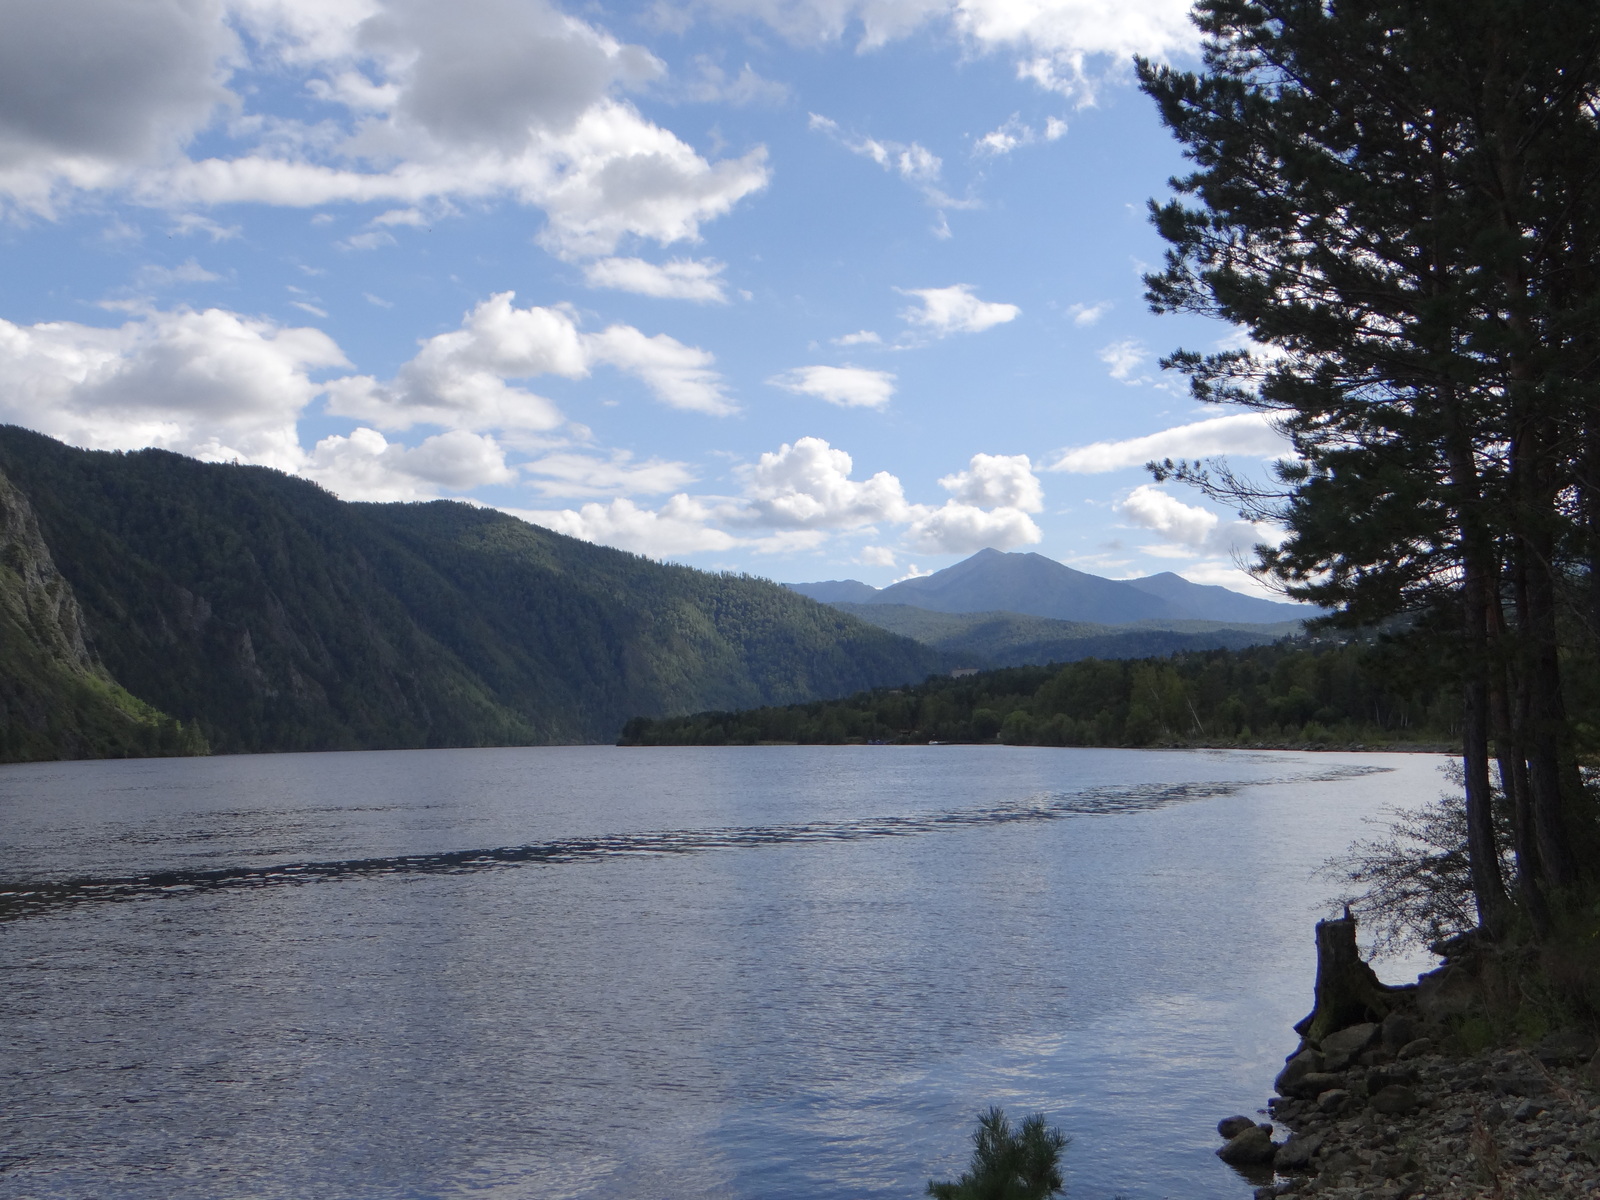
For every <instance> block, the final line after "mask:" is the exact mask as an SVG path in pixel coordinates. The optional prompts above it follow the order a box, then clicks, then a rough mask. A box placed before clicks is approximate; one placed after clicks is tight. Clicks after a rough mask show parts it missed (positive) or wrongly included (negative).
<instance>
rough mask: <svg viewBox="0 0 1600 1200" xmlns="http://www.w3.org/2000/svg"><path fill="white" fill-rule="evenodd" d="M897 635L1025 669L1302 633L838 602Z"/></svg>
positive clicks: (955, 654) (985, 664) (982, 662)
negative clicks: (1096, 621)
mask: <svg viewBox="0 0 1600 1200" xmlns="http://www.w3.org/2000/svg"><path fill="white" fill-rule="evenodd" d="M834 607H835V608H837V609H839V610H840V611H842V612H847V613H850V614H851V615H852V616H856V617H860V618H861V619H862V620H863V621H870V622H871V623H872V624H874V625H877V626H879V627H881V628H883V629H887V630H889V632H891V633H898V634H901V635H903V636H905V637H908V638H915V639H916V640H917V641H919V642H921V643H922V644H923V645H925V646H929V647H932V648H933V649H935V650H939V651H942V652H943V653H944V654H945V655H946V657H948V658H949V659H950V661H951V662H952V663H953V664H955V665H957V666H963V667H979V668H989V667H1026V666H1032V665H1035V664H1041V663H1069V662H1079V661H1081V660H1082V659H1085V658H1155V657H1158V656H1165V655H1169V654H1178V653H1181V652H1184V651H1189V650H1242V649H1244V648H1245V647H1246V646H1260V645H1265V644H1267V643H1269V642H1275V641H1278V640H1279V639H1280V638H1284V637H1289V636H1291V635H1293V634H1296V633H1298V632H1299V631H1300V627H1301V626H1300V622H1298V621H1279V622H1276V623H1274V624H1265V625H1263V624H1244V623H1233V624H1229V623H1228V622H1225V621H1160V620H1151V621H1141V622H1138V623H1137V624H1134V625H1096V624H1093V623H1092V622H1088V621H1057V620H1054V619H1052V618H1050V617H1033V616H1028V615H1027V614H1025V613H1009V612H982V613H943V612H935V611H933V610H932V609H928V608H913V607H912V606H911V605H909V604H844V603H840V604H836V605H834Z"/></svg>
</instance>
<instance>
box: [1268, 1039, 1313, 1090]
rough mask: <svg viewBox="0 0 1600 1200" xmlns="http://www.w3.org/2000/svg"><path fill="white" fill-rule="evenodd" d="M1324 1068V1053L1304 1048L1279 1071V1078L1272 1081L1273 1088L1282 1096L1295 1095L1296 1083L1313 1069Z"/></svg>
mask: <svg viewBox="0 0 1600 1200" xmlns="http://www.w3.org/2000/svg"><path fill="white" fill-rule="evenodd" d="M1320 1070H1322V1055H1320V1054H1318V1053H1317V1052H1316V1051H1315V1050H1302V1051H1300V1053H1298V1054H1296V1055H1294V1056H1293V1057H1292V1058H1290V1059H1289V1061H1288V1062H1286V1063H1284V1065H1283V1070H1281V1071H1279V1072H1278V1077H1277V1079H1275V1080H1273V1081H1272V1088H1273V1090H1274V1091H1276V1092H1277V1093H1278V1095H1280V1096H1293V1095H1295V1094H1296V1092H1295V1091H1294V1087H1295V1084H1296V1083H1298V1082H1299V1081H1300V1079H1301V1078H1302V1077H1304V1076H1306V1075H1309V1074H1311V1073H1312V1072H1313V1071H1320Z"/></svg>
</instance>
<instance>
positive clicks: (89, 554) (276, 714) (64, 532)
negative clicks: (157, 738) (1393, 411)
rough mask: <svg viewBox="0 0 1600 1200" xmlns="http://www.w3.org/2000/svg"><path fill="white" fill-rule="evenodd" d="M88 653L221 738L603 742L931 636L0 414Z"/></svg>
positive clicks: (864, 681)
mask: <svg viewBox="0 0 1600 1200" xmlns="http://www.w3.org/2000/svg"><path fill="white" fill-rule="evenodd" d="M0 471H4V472H5V473H6V474H7V475H8V476H9V477H10V478H11V479H12V480H13V481H14V482H15V484H16V485H17V487H18V489H19V490H20V491H21V492H22V493H23V494H25V495H26V496H27V497H28V499H29V500H30V501H31V502H32V506H33V510H34V511H35V512H36V514H37V517H38V525H39V529H40V532H41V534H42V536H43V541H44V543H45V544H46V545H47V546H48V548H49V551H50V553H51V554H52V555H53V558H54V561H55V564H56V566H58V567H59V569H60V572H61V575H62V576H63V577H64V578H65V580H66V582H67V583H68V584H70V587H71V591H72V592H73V593H74V594H75V596H76V600H77V604H78V605H79V606H80V607H81V610H82V619H83V624H84V628H85V630H86V631H87V634H88V636H89V639H90V641H91V642H92V644H93V646H94V648H95V650H96V651H97V653H98V656H99V661H100V662H102V663H103V664H104V667H105V669H106V670H107V671H108V672H109V677H110V678H113V679H115V680H116V681H117V682H118V683H119V684H121V685H122V686H123V687H125V688H126V689H127V690H128V692H130V693H132V695H133V696H136V697H138V698H139V700H140V701H143V702H144V703H145V704H147V705H150V706H153V708H154V709H157V710H160V712H162V713H167V714H170V715H171V716H172V717H175V718H178V719H180V720H182V721H184V722H192V723H193V724H195V725H196V726H198V728H199V730H200V731H202V732H203V734H204V737H205V738H206V739H207V740H208V741H209V743H210V745H211V747H212V749H214V750H216V751H219V752H234V751H263V750H328V749H377V748H395V747H417V746H473V745H505V744H548V743H559V742H582V741H598V740H609V739H611V738H614V737H615V736H616V731H617V730H618V729H619V728H620V727H621V725H622V723H623V721H624V720H625V719H626V718H627V717H629V716H631V715H634V714H638V713H644V714H649V715H663V714H669V713H683V712H691V711H696V710H700V709H705V708H711V707H718V708H723V707H744V706H750V705H760V704H784V703H791V702H796V701H803V700H811V699H816V698H819V697H826V696H837V695H842V694H845V693H848V692H851V691H854V690H857V689H860V688H863V687H873V686H878V685H884V684H891V683H901V682H905V681H907V680H913V679H920V678H922V677H924V676H925V675H927V674H928V673H929V672H930V671H935V670H938V669H939V668H940V667H941V666H943V665H944V664H943V662H942V660H941V659H940V657H939V655H938V654H937V653H936V652H934V651H933V650H931V649H928V648H926V647H923V646H921V645H918V644H917V643H914V642H911V641H909V640H907V639H903V638H900V637H896V636H894V635H892V634H890V633H888V632H886V631H883V630H880V629H877V628H874V627H872V626H869V625H866V624H864V623H862V622H860V621H857V620H855V619H854V618H852V617H850V616H848V615H847V614H844V613H840V612H838V611H836V610H834V609H831V608H828V607H826V606H824V605H821V604H817V603H815V602H814V601H811V600H808V599H806V598H805V597H803V596H799V595H797V594H795V593H793V592H790V591H788V590H786V589H784V588H781V587H779V586H778V585H776V584H772V583H768V582H766V581H764V580H758V579H752V578H747V577H735V576H726V575H713V574H708V573H706V572H702V571H695V570H691V569H689V568H686V567H674V566H663V565H661V564H659V563H655V562H652V561H651V560H648V559H645V558H642V557H639V556H637V555H632V554H626V553H623V552H621V551H616V550H609V549H605V548H603V547H598V546H592V545H589V544H588V543H585V542H581V541H578V540H576V539H573V538H568V537H563V536H561V535H559V534H556V533H552V532H550V531H549V530H545V529H541V528H538V527H536V526H532V525H529V524H527V523H526V522H523V521H519V520H517V519H515V518H513V517H509V516H506V515H505V514H502V513H498V512H494V511H492V510H485V509H478V508H473V507H471V506H469V505H466V504H459V503H452V502H446V501H438V502H434V503H431V504H347V503H344V502H342V501H340V500H338V499H337V498H335V497H333V496H332V495H330V494H328V493H327V492H325V491H323V490H322V489H320V488H318V487H317V486H316V485H314V484H312V483H309V482H307V481H305V480H302V479H297V478H293V477H291V476H287V475H284V474H282V473H280V472H276V471H271V470H267V469H265V468H259V467H241V466H230V465H221V464H207V463H200V462H196V461H194V460H192V459H188V458H184V457H182V456H180V455H176V454H170V453H166V452H163V451H156V450H146V451H139V452H137V453H132V454H114V453H101V452H90V451H82V450H75V449H71V448H69V447H66V446H63V445H61V444H60V443H58V442H55V441H52V440H51V439H49V438H45V437H42V436H40V435H38V434H34V433H31V432H29V431H26V430H22V429H18V428H14V427H0Z"/></svg>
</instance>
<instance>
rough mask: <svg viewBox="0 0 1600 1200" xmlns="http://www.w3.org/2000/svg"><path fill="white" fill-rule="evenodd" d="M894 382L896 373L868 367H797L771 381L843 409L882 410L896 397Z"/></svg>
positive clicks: (775, 385) (773, 383)
mask: <svg viewBox="0 0 1600 1200" xmlns="http://www.w3.org/2000/svg"><path fill="white" fill-rule="evenodd" d="M894 381H895V377H894V375H893V373H891V372H889V371H872V370H868V369H867V368H866V367H796V368H795V369H794V370H792V371H785V372H784V373H783V374H781V375H774V376H773V377H772V378H771V379H769V380H767V382H768V383H770V384H771V385H772V386H773V387H781V388H783V389H784V390H785V391H789V392H795V393H797V394H798V395H802V396H815V397H816V398H817V399H819V400H826V401H827V402H828V403H829V404H837V405H839V406H840V407H841V408H882V407H883V406H884V405H885V404H887V403H889V398H890V397H891V396H893V395H894Z"/></svg>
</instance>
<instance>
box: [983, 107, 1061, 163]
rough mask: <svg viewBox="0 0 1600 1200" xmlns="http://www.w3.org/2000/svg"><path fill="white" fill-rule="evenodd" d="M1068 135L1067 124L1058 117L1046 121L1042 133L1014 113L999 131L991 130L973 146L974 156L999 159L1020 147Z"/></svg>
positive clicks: (1051, 140)
mask: <svg viewBox="0 0 1600 1200" xmlns="http://www.w3.org/2000/svg"><path fill="white" fill-rule="evenodd" d="M1066 135H1067V123H1066V122H1065V121H1062V120H1060V119H1058V118H1056V117H1050V118H1048V119H1047V120H1046V121H1045V125H1044V131H1043V132H1042V133H1041V132H1039V131H1037V130H1035V129H1034V128H1033V126H1031V125H1029V124H1027V123H1026V122H1024V121H1023V120H1022V117H1021V115H1020V114H1018V113H1012V114H1011V116H1010V118H1009V119H1007V120H1006V121H1005V123H1004V124H1002V125H1001V126H1000V127H999V128H998V129H991V130H990V131H989V132H988V133H986V134H984V135H983V136H982V137H980V138H978V139H977V141H975V142H974V143H973V144H972V152H973V153H974V154H977V155H979V156H980V157H982V156H988V157H998V156H1000V155H1003V154H1010V153H1011V152H1012V151H1013V150H1015V149H1017V148H1018V147H1019V146H1031V145H1033V144H1034V143H1035V142H1037V141H1040V140H1043V141H1046V142H1053V141H1056V140H1058V139H1059V138H1063V137H1065V136H1066Z"/></svg>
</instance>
